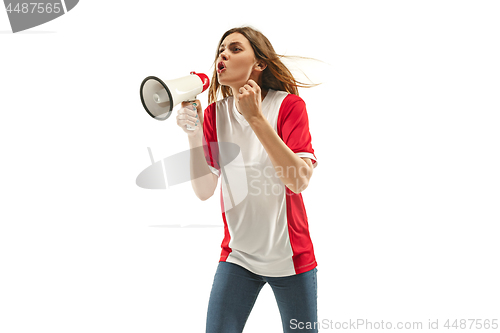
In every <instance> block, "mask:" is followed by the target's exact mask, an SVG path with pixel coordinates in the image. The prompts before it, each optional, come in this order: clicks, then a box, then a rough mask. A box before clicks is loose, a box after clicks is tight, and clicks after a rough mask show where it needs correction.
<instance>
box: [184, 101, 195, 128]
mask: <svg viewBox="0 0 500 333" xmlns="http://www.w3.org/2000/svg"><path fill="white" fill-rule="evenodd" d="M194 101H196V96H195V97H194V99H193V100H189V101H186V102H194ZM186 129H188V130H190V131H194V127H193V126H191V125H187V124H186Z"/></svg>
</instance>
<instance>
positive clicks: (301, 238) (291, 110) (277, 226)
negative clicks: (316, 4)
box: [177, 27, 317, 333]
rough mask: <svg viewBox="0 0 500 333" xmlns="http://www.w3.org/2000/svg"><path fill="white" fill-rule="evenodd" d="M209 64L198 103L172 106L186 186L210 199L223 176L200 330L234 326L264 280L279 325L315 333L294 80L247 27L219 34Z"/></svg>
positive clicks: (307, 145) (304, 152) (309, 156)
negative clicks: (185, 157)
mask: <svg viewBox="0 0 500 333" xmlns="http://www.w3.org/2000/svg"><path fill="white" fill-rule="evenodd" d="M214 64H215V70H214V74H213V77H212V82H211V86H210V89H209V104H210V105H209V106H208V107H207V108H206V109H205V112H203V111H202V108H201V105H200V102H199V101H195V102H194V103H183V105H182V106H183V107H182V108H181V109H180V110H179V112H178V115H177V124H178V125H179V126H180V127H181V128H182V129H183V130H184V131H185V132H186V133H187V135H188V138H189V144H190V147H191V162H190V163H191V174H192V180H191V183H192V186H193V189H194V191H195V193H196V195H197V196H198V197H199V198H200V199H201V200H206V199H208V198H210V197H211V196H212V195H213V194H214V191H215V188H216V187H217V182H218V179H219V177H220V176H221V175H222V177H223V178H222V183H221V206H222V219H223V222H224V239H223V241H222V245H221V247H222V253H221V256H220V260H219V264H218V267H217V271H216V274H215V278H214V282H213V286H212V291H211V295H210V300H209V305H208V314H207V326H206V332H209V333H212V332H213V333H215V332H217V333H226V332H227V333H236V332H242V331H243V328H244V326H245V323H246V321H247V319H248V316H249V314H250V311H251V310H252V307H253V305H254V303H255V300H256V298H257V295H258V294H259V291H260V290H261V288H262V287H263V286H264V285H265V284H266V283H269V285H270V286H271V288H272V290H273V292H274V295H275V297H276V301H277V303H278V308H279V311H280V314H281V320H282V324H283V331H284V332H297V331H300V332H317V329H315V328H314V327H316V325H314V323H316V322H317V284H316V272H317V269H316V265H317V264H316V259H315V256H314V250H313V245H312V242H311V239H310V236H309V229H308V221H307V216H306V211H305V208H304V204H303V201H302V195H301V194H300V192H302V191H303V190H304V189H305V188H306V187H307V185H308V183H309V181H310V179H311V176H312V174H313V168H314V167H316V166H317V161H316V157H315V155H314V150H313V148H312V145H311V135H310V133H309V125H308V117H307V111H306V107H305V104H304V101H303V100H302V99H301V98H300V97H298V90H297V87H299V86H304V85H302V84H300V83H299V82H297V81H296V80H295V79H294V78H293V76H292V74H291V73H290V71H289V70H288V69H287V68H286V66H285V65H284V64H283V63H282V62H281V60H280V56H278V55H277V54H276V52H275V51H274V49H273V47H272V45H271V43H270V42H269V40H268V39H267V38H266V37H265V36H264V35H263V34H262V33H260V32H259V31H256V30H255V29H252V28H250V27H242V28H235V29H231V30H229V31H227V32H226V33H224V35H223V36H222V38H221V40H220V42H219V45H218V48H217V54H216V60H215V63H214ZM219 94H222V98H223V99H221V100H219V101H216V98H217V96H218V95H219ZM186 125H191V126H193V127H194V128H195V130H194V131H191V130H187V129H186ZM201 146H203V149H200V147H201ZM234 147H237V150H236V151H235V149H234ZM196 148H198V149H196ZM200 175H202V176H200ZM308 323H309V324H308ZM311 326H312V327H313V328H310V327H311ZM306 327H307V329H306ZM301 328H304V329H301Z"/></svg>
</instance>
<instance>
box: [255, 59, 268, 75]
mask: <svg viewBox="0 0 500 333" xmlns="http://www.w3.org/2000/svg"><path fill="white" fill-rule="evenodd" d="M266 67H267V64H266V63H265V62H264V61H263V60H257V62H256V63H255V69H256V70H258V71H260V72H262V71H263V70H264V69H266Z"/></svg>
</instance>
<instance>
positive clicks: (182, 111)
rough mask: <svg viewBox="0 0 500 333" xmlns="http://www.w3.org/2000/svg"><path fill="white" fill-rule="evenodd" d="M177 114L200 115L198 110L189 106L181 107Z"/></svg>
mask: <svg viewBox="0 0 500 333" xmlns="http://www.w3.org/2000/svg"><path fill="white" fill-rule="evenodd" d="M177 114H179V115H180V114H187V115H190V116H193V117H197V116H198V112H196V111H194V110H191V109H189V108H181V109H179V110H178V111H177Z"/></svg>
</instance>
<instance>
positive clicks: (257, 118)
mask: <svg viewBox="0 0 500 333" xmlns="http://www.w3.org/2000/svg"><path fill="white" fill-rule="evenodd" d="M246 121H247V122H248V124H250V126H252V127H253V126H258V125H260V124H262V123H265V122H266V121H267V119H266V117H264V115H263V114H262V112H261V113H259V114H258V115H254V116H251V117H249V118H247V119H246Z"/></svg>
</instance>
